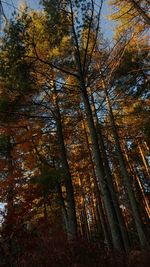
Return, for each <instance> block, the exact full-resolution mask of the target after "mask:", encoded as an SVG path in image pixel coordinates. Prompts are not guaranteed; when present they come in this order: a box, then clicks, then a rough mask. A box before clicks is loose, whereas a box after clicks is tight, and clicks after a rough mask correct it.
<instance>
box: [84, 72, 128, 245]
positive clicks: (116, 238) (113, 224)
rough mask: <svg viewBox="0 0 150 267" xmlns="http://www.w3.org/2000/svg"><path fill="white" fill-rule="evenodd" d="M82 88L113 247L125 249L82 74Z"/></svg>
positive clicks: (97, 174)
mask: <svg viewBox="0 0 150 267" xmlns="http://www.w3.org/2000/svg"><path fill="white" fill-rule="evenodd" d="M80 88H81V95H82V98H83V101H84V105H85V110H86V116H87V123H88V127H89V131H90V137H91V141H92V152H93V159H94V163H95V169H96V176H97V178H98V180H99V184H100V190H101V194H102V198H103V201H104V205H105V208H106V213H107V217H108V221H109V225H110V229H111V234H112V240H113V245H114V248H116V249H121V248H122V247H123V244H122V239H121V236H120V233H119V231H118V222H117V220H116V218H115V216H114V213H113V205H112V201H111V196H110V192H109V190H108V186H107V180H106V174H105V172H104V167H103V163H102V158H101V155H100V150H99V144H98V138H97V132H96V129H95V125H94V121H93V115H92V110H91V107H90V103H89V98H88V94H87V89H86V86H85V84H84V81H83V77H82V75H81V73H80Z"/></svg>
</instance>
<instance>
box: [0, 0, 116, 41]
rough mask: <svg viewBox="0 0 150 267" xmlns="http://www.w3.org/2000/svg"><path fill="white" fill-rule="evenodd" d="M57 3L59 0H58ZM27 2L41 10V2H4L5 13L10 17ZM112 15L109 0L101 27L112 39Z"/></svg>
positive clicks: (32, 0)
mask: <svg viewBox="0 0 150 267" xmlns="http://www.w3.org/2000/svg"><path fill="white" fill-rule="evenodd" d="M56 1H57V0H56ZM21 2H22V3H23V2H27V3H28V5H29V6H30V7H31V8H33V9H39V0H2V3H3V7H4V10H5V13H7V15H8V16H10V14H11V13H12V12H13V11H14V9H15V8H16V7H18V5H19V3H21ZM109 14H110V7H109V6H108V0H104V4H103V8H102V17H101V27H102V31H103V34H104V36H105V37H106V38H108V39H111V38H112V35H113V23H112V22H110V21H109V20H108V19H107V16H108V15H109Z"/></svg>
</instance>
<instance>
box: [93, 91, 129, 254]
mask: <svg viewBox="0 0 150 267" xmlns="http://www.w3.org/2000/svg"><path fill="white" fill-rule="evenodd" d="M91 100H92V107H93V112H94V116H95V120H96V125H97V126H98V125H99V122H98V118H97V114H96V109H95V104H94V98H93V95H92V92H91ZM98 138H99V145H100V149H101V153H102V157H103V161H104V169H105V173H106V179H107V184H108V189H109V191H110V194H111V199H112V202H113V206H114V212H115V213H116V216H117V220H118V228H120V232H121V235H122V239H123V243H124V247H125V250H126V251H127V250H128V249H129V247H130V245H129V238H128V233H127V229H126V225H125V222H124V218H123V215H122V212H121V210H120V207H119V203H118V199H117V195H116V192H115V188H114V184H113V181H112V175H111V171H110V167H109V163H108V158H107V154H106V150H105V145H104V141H103V137H102V132H101V129H100V128H99V129H98Z"/></svg>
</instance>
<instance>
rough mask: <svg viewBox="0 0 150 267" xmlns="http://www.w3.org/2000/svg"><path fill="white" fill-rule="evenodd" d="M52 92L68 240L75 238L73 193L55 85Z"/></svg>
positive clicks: (75, 223) (75, 225) (75, 221)
mask: <svg viewBox="0 0 150 267" xmlns="http://www.w3.org/2000/svg"><path fill="white" fill-rule="evenodd" d="M54 91H55V104H56V113H57V119H56V125H57V135H58V142H59V148H60V156H61V162H62V167H63V170H64V172H65V186H66V193H67V216H68V236H69V235H70V238H75V237H76V236H77V220H76V210H75V200H74V192H73V185H72V179H71V173H70V169H69V164H68V160H67V153H66V148H65V143H64V137H63V129H62V122H61V114H60V109H59V103H58V96H57V91H56V88H55V85H54Z"/></svg>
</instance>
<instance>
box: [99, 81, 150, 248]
mask: <svg viewBox="0 0 150 267" xmlns="http://www.w3.org/2000/svg"><path fill="white" fill-rule="evenodd" d="M102 86H103V89H104V92H105V97H106V102H107V106H108V111H109V117H110V123H111V126H112V132H113V136H114V141H115V146H116V153H117V156H118V161H119V165H120V170H121V174H122V176H123V178H124V183H125V185H126V189H127V192H128V196H129V201H130V204H131V208H132V211H133V217H134V220H135V224H136V228H137V232H138V235H139V240H140V244H141V247H146V246H147V241H146V237H145V233H144V231H143V227H142V221H141V218H140V214H139V210H138V207H137V203H136V199H135V195H134V192H133V190H132V186H131V183H130V180H129V175H128V171H127V168H126V164H125V159H124V157H123V154H122V151H121V146H120V142H119V136H118V132H117V128H116V124H115V120H114V116H113V111H112V107H111V103H110V99H109V95H108V92H107V89H106V86H105V83H104V81H102Z"/></svg>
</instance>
